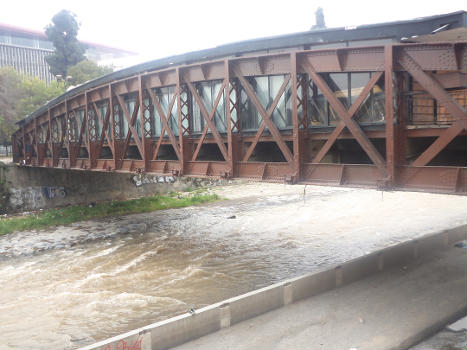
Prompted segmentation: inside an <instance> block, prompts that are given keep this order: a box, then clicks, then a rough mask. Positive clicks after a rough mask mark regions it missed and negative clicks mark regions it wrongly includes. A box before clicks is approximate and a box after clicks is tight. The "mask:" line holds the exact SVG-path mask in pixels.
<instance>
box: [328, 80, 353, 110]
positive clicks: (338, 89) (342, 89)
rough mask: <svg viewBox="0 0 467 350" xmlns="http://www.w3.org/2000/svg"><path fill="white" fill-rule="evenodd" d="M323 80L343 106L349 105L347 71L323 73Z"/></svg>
mask: <svg viewBox="0 0 467 350" xmlns="http://www.w3.org/2000/svg"><path fill="white" fill-rule="evenodd" d="M325 80H326V82H327V83H328V85H329V87H330V88H331V90H332V91H333V92H334V96H336V97H337V98H338V99H339V100H340V101H341V102H342V104H343V105H344V106H345V107H347V108H348V107H349V103H348V97H349V90H348V88H349V74H348V73H330V74H326V75H325Z"/></svg>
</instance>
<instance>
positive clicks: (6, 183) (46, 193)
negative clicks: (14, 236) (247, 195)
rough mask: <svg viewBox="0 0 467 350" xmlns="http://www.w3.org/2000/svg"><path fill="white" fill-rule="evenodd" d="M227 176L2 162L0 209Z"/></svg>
mask: <svg viewBox="0 0 467 350" xmlns="http://www.w3.org/2000/svg"><path fill="white" fill-rule="evenodd" d="M225 182H226V181H225V180H215V179H200V178H192V177H173V176H155V175H141V174H128V173H117V172H109V173H103V172H98V171H76V170H65V169H47V168H33V167H19V166H17V165H15V164H3V163H1V162H0V213H14V212H22V211H31V210H38V209H42V208H44V209H45V208H53V207H59V206H65V205H71V204H88V203H91V202H103V201H111V200H123V199H129V198H138V197H143V196H151V195H155V194H163V193H167V192H170V191H183V190H186V189H187V188H195V187H199V186H208V185H215V184H223V183H225Z"/></svg>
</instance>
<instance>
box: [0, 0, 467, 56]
mask: <svg viewBox="0 0 467 350" xmlns="http://www.w3.org/2000/svg"><path fill="white" fill-rule="evenodd" d="M318 6H321V7H322V8H323V10H324V17H325V21H326V25H327V27H328V28H331V27H344V26H354V25H361V24H370V23H379V22H389V21H397V20H404V19H413V18H417V17H423V16H431V15H437V14H444V13H449V12H454V11H459V10H466V8H467V2H466V1H465V0H424V1H420V0H371V1H370V0H340V1H339V0H309V1H304V0H281V1H276V0H270V1H255V0H230V1H221V0H217V1H216V0H192V1H190V0H165V1H160V0H153V1H144V0H131V1H128V0H124V1H119V0H111V1H109V0H92V1H91V0H79V1H76V0H29V1H27V0H4V1H3V3H2V10H1V11H0V23H6V24H11V25H16V26H20V27H25V28H29V29H36V30H43V29H44V27H45V26H46V25H47V24H48V23H50V21H51V18H52V17H53V15H54V14H55V13H57V12H58V11H60V10H62V9H67V10H70V11H72V12H74V13H75V14H76V15H77V16H78V19H79V21H80V22H81V29H80V33H79V38H80V39H81V40H85V41H91V42H94V43H99V44H105V45H109V46H114V47H118V48H122V49H127V50H130V51H134V52H138V53H140V54H141V56H140V57H139V58H138V61H141V60H150V59H156V58H160V57H165V56H170V55H174V54H179V53H184V52H189V51H194V50H199V49H205V48H209V47H214V46H216V45H221V44H226V43H229V42H235V41H241V40H246V39H253V38H259V37H264V36H271V35H280V34H286V33H293V32H299V31H305V30H308V29H310V27H311V26H312V25H313V24H314V23H315V16H314V12H315V11H316V9H317V7H318Z"/></svg>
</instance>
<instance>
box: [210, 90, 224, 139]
mask: <svg viewBox="0 0 467 350" xmlns="http://www.w3.org/2000/svg"><path fill="white" fill-rule="evenodd" d="M223 89H224V87H223V85H222V82H219V81H218V82H213V86H212V101H213V103H214V102H215V101H216V98H217V95H218V94H219V92H220V91H221V90H223ZM214 124H215V125H216V128H217V131H219V132H222V133H224V132H227V124H226V117H225V96H224V92H222V96H221V98H220V100H219V103H218V104H217V107H216V112H215V114H214Z"/></svg>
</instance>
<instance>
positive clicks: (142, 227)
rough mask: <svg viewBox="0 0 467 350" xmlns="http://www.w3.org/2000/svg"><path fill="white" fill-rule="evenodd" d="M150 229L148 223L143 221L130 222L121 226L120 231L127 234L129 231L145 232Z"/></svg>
mask: <svg viewBox="0 0 467 350" xmlns="http://www.w3.org/2000/svg"><path fill="white" fill-rule="evenodd" d="M147 230H148V224H146V223H144V222H142V223H137V224H128V225H124V226H122V227H120V228H119V229H118V233H120V234H127V233H130V234H131V233H145V232H147Z"/></svg>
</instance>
